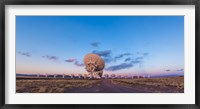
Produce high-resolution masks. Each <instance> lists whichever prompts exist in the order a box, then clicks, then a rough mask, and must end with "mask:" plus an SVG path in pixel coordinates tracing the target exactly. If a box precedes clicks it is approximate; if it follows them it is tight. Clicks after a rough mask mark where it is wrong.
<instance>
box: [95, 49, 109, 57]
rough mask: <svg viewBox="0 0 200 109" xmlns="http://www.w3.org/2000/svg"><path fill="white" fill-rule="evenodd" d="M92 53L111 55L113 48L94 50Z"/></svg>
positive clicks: (104, 55)
mask: <svg viewBox="0 0 200 109" xmlns="http://www.w3.org/2000/svg"><path fill="white" fill-rule="evenodd" d="M92 53H94V54H98V55H99V56H102V57H111V50H104V51H98V50H93V51H92Z"/></svg>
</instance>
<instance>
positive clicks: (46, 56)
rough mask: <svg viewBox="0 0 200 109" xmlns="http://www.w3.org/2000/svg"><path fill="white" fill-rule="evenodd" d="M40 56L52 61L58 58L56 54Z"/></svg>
mask: <svg viewBox="0 0 200 109" xmlns="http://www.w3.org/2000/svg"><path fill="white" fill-rule="evenodd" d="M42 57H43V58H45V59H47V60H52V61H57V60H58V57H57V56H51V55H45V56H42Z"/></svg>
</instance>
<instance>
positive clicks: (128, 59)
mask: <svg viewBox="0 0 200 109" xmlns="http://www.w3.org/2000/svg"><path fill="white" fill-rule="evenodd" d="M130 60H132V59H131V58H130V57H129V58H126V59H125V60H124V61H125V62H127V61H130Z"/></svg>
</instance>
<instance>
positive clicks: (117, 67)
mask: <svg viewBox="0 0 200 109" xmlns="http://www.w3.org/2000/svg"><path fill="white" fill-rule="evenodd" d="M130 67H133V64H132V63H121V64H119V65H113V66H110V67H108V68H106V70H108V71H117V70H121V69H127V68H130Z"/></svg>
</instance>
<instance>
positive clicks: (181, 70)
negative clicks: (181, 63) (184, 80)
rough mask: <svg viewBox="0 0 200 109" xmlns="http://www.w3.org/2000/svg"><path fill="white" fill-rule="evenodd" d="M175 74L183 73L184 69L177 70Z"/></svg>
mask: <svg viewBox="0 0 200 109" xmlns="http://www.w3.org/2000/svg"><path fill="white" fill-rule="evenodd" d="M176 71H177V72H183V71H184V69H178V70H176Z"/></svg>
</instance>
